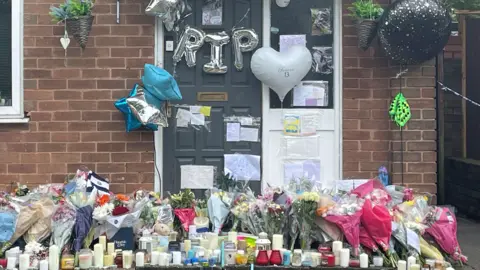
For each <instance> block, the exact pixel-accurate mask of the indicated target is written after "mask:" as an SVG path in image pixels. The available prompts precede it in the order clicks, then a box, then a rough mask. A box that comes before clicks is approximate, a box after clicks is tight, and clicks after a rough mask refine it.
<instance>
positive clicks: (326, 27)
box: [310, 8, 332, 36]
mask: <svg viewBox="0 0 480 270" xmlns="http://www.w3.org/2000/svg"><path fill="white" fill-rule="evenodd" d="M310 13H311V17H312V36H323V35H331V34H332V10H331V9H330V8H312V9H310Z"/></svg>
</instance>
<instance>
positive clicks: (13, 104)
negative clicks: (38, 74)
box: [0, 0, 24, 122]
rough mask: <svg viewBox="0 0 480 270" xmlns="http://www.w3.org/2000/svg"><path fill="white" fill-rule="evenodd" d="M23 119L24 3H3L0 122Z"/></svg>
mask: <svg viewBox="0 0 480 270" xmlns="http://www.w3.org/2000/svg"><path fill="white" fill-rule="evenodd" d="M22 119H24V112H23V0H0V122H17V120H18V121H20V120H22ZM20 122H23V121H20Z"/></svg>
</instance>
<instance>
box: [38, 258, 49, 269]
mask: <svg viewBox="0 0 480 270" xmlns="http://www.w3.org/2000/svg"><path fill="white" fill-rule="evenodd" d="M40 270H48V261H47V260H41V261H40Z"/></svg>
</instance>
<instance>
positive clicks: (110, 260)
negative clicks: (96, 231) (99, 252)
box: [103, 254, 114, 266]
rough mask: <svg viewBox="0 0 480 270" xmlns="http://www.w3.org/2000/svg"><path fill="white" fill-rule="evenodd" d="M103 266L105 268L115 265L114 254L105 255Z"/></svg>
mask: <svg viewBox="0 0 480 270" xmlns="http://www.w3.org/2000/svg"><path fill="white" fill-rule="evenodd" d="M103 265H104V266H112V265H114V263H113V255H112V254H106V255H103Z"/></svg>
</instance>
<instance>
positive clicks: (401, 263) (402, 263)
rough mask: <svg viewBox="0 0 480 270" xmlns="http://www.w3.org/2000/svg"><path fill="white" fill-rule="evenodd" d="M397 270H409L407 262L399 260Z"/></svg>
mask: <svg viewBox="0 0 480 270" xmlns="http://www.w3.org/2000/svg"><path fill="white" fill-rule="evenodd" d="M397 270H407V262H406V261H404V260H399V261H398V262H397Z"/></svg>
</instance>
